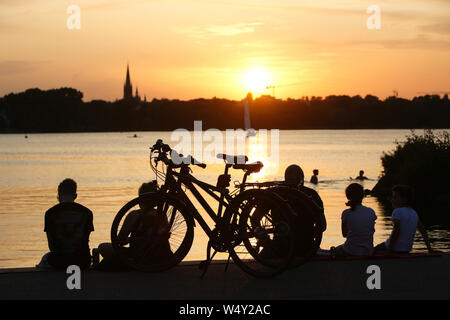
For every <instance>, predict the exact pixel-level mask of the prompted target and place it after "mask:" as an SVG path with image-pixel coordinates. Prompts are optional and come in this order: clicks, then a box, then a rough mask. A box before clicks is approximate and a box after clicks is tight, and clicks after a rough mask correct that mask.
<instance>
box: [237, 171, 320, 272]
mask: <svg viewBox="0 0 450 320" xmlns="http://www.w3.org/2000/svg"><path fill="white" fill-rule="evenodd" d="M236 187H237V188H240V189H241V190H244V189H248V188H259V189H261V188H262V189H267V190H268V191H270V192H274V193H276V194H278V195H279V196H280V197H281V198H283V199H284V200H285V201H287V202H288V203H289V204H290V205H291V208H292V209H293V210H294V211H295V213H296V214H295V216H294V217H293V218H294V221H293V224H292V227H293V229H294V234H295V235H296V250H295V253H294V258H293V260H292V262H291V265H290V266H289V268H295V267H298V266H300V265H302V264H304V263H306V262H307V261H309V260H310V259H311V258H312V257H313V256H314V255H315V254H316V252H317V250H318V249H319V248H320V244H321V242H322V233H323V230H324V223H326V222H325V218H324V215H323V207H321V206H320V205H319V204H317V203H316V202H315V201H314V199H313V197H312V196H310V195H308V194H306V193H304V192H302V191H300V190H299V189H298V188H297V187H296V186H294V185H290V184H287V183H285V182H283V181H268V182H251V183H246V182H245V180H244V181H243V183H240V184H236Z"/></svg>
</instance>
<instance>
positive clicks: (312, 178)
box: [309, 169, 319, 184]
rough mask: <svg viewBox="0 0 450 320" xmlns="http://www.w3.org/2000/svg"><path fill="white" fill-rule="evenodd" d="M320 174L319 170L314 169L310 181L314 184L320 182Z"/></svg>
mask: <svg viewBox="0 0 450 320" xmlns="http://www.w3.org/2000/svg"><path fill="white" fill-rule="evenodd" d="M318 175H319V170H317V169H314V170H313V175H312V176H311V179H310V180H309V182H311V183H313V184H318V183H319V179H318V177H317V176H318Z"/></svg>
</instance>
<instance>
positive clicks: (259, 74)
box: [244, 67, 271, 94]
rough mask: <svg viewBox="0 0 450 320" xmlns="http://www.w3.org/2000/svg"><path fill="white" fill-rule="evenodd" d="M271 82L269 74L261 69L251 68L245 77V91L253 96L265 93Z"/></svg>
mask: <svg viewBox="0 0 450 320" xmlns="http://www.w3.org/2000/svg"><path fill="white" fill-rule="evenodd" d="M270 82H271V77H270V74H269V72H268V71H267V70H265V69H263V68H261V67H255V68H251V69H249V70H248V71H247V72H246V73H245V75H244V86H245V89H246V90H247V91H250V92H252V93H253V94H261V93H263V92H264V91H265V90H266V87H267V86H269V85H270V84H271V83H270Z"/></svg>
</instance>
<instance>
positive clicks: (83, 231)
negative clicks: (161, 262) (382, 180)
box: [37, 165, 432, 269]
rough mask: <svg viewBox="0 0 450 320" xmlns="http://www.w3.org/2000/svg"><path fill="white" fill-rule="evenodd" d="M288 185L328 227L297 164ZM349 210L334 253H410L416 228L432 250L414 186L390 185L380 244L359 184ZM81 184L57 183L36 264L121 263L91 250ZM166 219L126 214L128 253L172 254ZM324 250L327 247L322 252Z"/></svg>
mask: <svg viewBox="0 0 450 320" xmlns="http://www.w3.org/2000/svg"><path fill="white" fill-rule="evenodd" d="M285 183H286V184H289V185H292V186H295V187H296V188H298V189H299V190H300V191H302V192H303V193H305V194H306V195H307V196H308V197H309V198H310V199H311V201H313V202H315V204H316V205H317V207H319V208H321V212H320V215H319V216H320V220H321V221H320V226H321V231H322V232H324V231H325V230H326V228H327V224H326V219H325V214H324V210H323V202H322V200H321V198H320V196H319V195H318V193H317V192H316V191H315V190H314V189H311V188H308V187H306V186H304V174H303V170H302V169H301V168H300V167H299V166H298V165H290V166H289V167H288V168H287V169H286V170H285ZM157 190H158V186H157V184H156V182H150V183H144V184H142V186H141V187H140V188H139V195H141V194H143V193H147V192H154V191H157ZM345 195H346V197H347V199H348V202H347V203H346V205H347V206H348V207H349V208H348V209H346V210H344V211H343V212H342V216H341V221H342V236H343V237H344V238H345V239H346V240H345V242H344V243H343V244H342V245H339V246H337V247H331V248H330V254H332V255H333V256H351V255H354V256H366V255H372V254H373V253H378V252H394V253H408V252H410V251H411V250H412V247H413V242H414V236H415V233H416V229H419V231H420V232H421V233H422V235H423V238H424V240H425V243H426V246H427V248H428V250H429V251H430V252H431V251H432V249H431V246H430V242H429V240H428V236H427V233H426V230H425V228H424V227H423V225H422V224H421V222H420V220H419V218H418V215H417V213H416V211H414V209H412V208H411V203H412V189H411V188H410V187H409V186H405V185H397V186H394V187H393V189H392V200H391V202H392V207H393V208H394V210H393V212H392V222H393V229H392V233H391V235H390V236H389V238H388V239H387V240H386V241H385V242H382V243H380V244H378V245H376V246H374V244H373V235H374V232H375V220H376V219H377V216H376V214H375V212H374V210H373V209H371V208H369V207H366V206H364V205H363V204H362V202H363V198H364V189H363V187H362V186H361V185H360V184H358V183H351V184H350V185H349V186H348V187H347V188H346V190H345ZM76 198H77V184H76V182H75V181H74V180H72V179H65V180H64V181H62V182H61V183H60V184H59V186H58V200H59V204H57V205H55V206H53V207H52V208H50V209H49V210H47V212H46V213H45V228H44V231H45V232H46V234H47V239H48V246H49V249H50V252H49V253H47V254H45V255H44V256H43V257H42V259H41V262H40V263H39V264H38V265H37V266H38V267H42V268H47V267H53V268H66V267H67V266H68V265H78V266H80V268H82V269H86V268H89V267H90V266H91V264H92V262H93V265H94V266H96V265H98V263H99V257H100V256H101V257H103V260H106V261H114V262H115V263H118V260H120V259H118V257H117V256H116V254H115V252H114V249H113V247H112V245H111V243H102V244H100V245H99V247H98V248H96V249H94V250H93V251H92V253H93V254H92V256H91V252H90V248H89V235H90V233H91V232H92V231H94V225H93V214H92V212H91V211H90V210H89V209H88V208H86V207H84V206H82V205H81V204H78V203H76V202H75V200H76ZM168 229H169V225H168V222H167V217H158V216H157V215H156V211H155V210H154V209H153V208H145V205H144V204H140V208H139V209H138V210H134V211H131V212H130V213H129V214H128V215H127V216H126V218H125V220H124V223H123V225H122V227H121V229H120V231H119V234H118V239H119V241H120V242H121V243H122V244H126V243H129V247H127V250H129V251H130V254H133V252H134V253H136V254H138V255H139V254H141V253H140V252H142V249H143V248H142V246H143V243H145V241H143V239H146V241H147V243H148V241H149V239H150V242H153V243H158V245H157V246H156V247H154V248H153V249H152V255H153V258H155V259H163V258H167V257H169V256H170V255H171V254H173V253H172V251H171V248H170V244H169V238H170V230H168ZM321 251H322V252H323V250H321Z"/></svg>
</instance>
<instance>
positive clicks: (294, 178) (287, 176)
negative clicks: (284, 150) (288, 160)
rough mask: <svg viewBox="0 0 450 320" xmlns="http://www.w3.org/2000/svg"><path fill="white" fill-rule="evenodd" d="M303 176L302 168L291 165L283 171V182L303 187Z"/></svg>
mask: <svg viewBox="0 0 450 320" xmlns="http://www.w3.org/2000/svg"><path fill="white" fill-rule="evenodd" d="M304 179H305V175H304V174H303V170H302V168H300V166H298V165H296V164H291V165H290V166H289V167H287V168H286V170H285V171H284V181H285V182H286V183H288V184H293V185H295V186H298V185H303V183H304Z"/></svg>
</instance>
